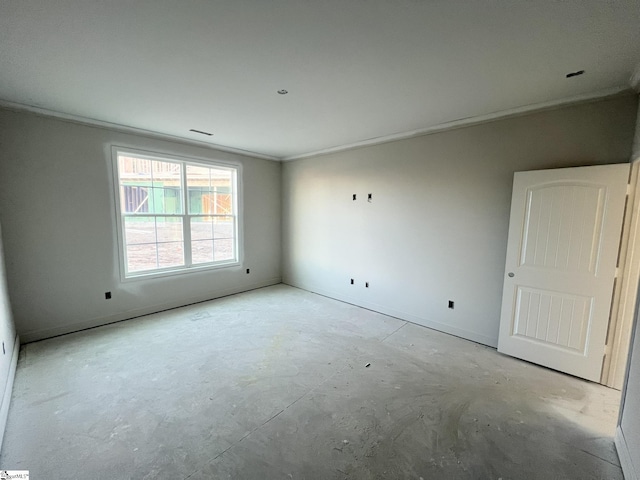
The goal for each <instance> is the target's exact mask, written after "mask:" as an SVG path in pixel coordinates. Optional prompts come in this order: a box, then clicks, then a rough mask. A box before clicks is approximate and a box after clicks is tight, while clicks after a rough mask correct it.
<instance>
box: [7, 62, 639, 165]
mask: <svg viewBox="0 0 640 480" xmlns="http://www.w3.org/2000/svg"><path fill="white" fill-rule="evenodd" d="M639 71H640V67H639ZM636 77H638V78H636ZM634 81H636V84H634V83H633V82H634ZM638 81H640V74H638V76H636V75H635V74H634V76H633V77H632V78H631V80H630V86H631V87H632V88H635V89H638V88H639V87H638V86H637V82H638ZM630 86H620V87H614V88H608V89H605V90H598V91H597V92H592V93H586V94H582V95H575V96H572V97H566V98H563V99H560V100H551V101H549V102H540V103H532V104H529V105H523V106H520V107H516V108H510V109H507V110H500V111H497V112H493V113H489V114H486V115H477V116H472V117H465V118H460V119H458V120H453V121H451V122H445V123H440V124H438V125H432V126H430V127H424V128H420V129H417V130H410V131H406V132H398V133H393V134H390V135H382V136H380V137H374V138H369V139H367V140H362V141H359V142H353V143H347V144H343V145H337V146H334V147H329V148H325V149H320V150H315V151H313V152H307V153H301V154H299V155H290V156H287V157H280V156H274V155H267V154H264V153H258V152H253V151H250V150H242V149H240V148H234V147H227V146H224V145H219V144H216V143H210V142H203V141H201V140H195V139H193V138H188V137H181V136H178V135H171V134H168V133H160V132H154V131H151V130H146V129H143V128H137V127H131V126H128V125H122V124H118V123H112V122H106V121H103V120H97V119H95V118H88V117H83V116H81V115H74V114H70V113H63V112H57V111H55V110H49V109H46V108H42V107H36V106H33V105H26V104H23V103H17V102H12V101H9V100H3V99H1V98H0V107H3V108H8V109H11V110H18V111H27V112H31V113H35V114H37V115H41V116H45V117H55V118H58V119H60V120H65V121H68V122H72V123H79V124H82V125H90V126H96V127H102V128H108V129H111V130H117V131H121V132H124V133H133V134H136V135H144V136H146V137H152V138H159V139H164V140H171V141H178V142H181V143H186V144H191V145H195V146H199V147H206V148H210V149H214V150H220V151H221V152H228V153H235V154H238V155H245V156H249V157H253V158H262V159H264V160H272V161H291V160H300V159H302V158H307V157H315V156H318V155H327V154H330V153H337V152H342V151H344V150H352V149H354V148H358V147H367V146H372V145H378V144H381V143H388V142H393V141H396V140H402V139H405V138H411V137H419V136H422V135H429V134H431V133H437V132H444V131H447V130H455V129H457V128H462V127H467V126H471V125H477V124H481V123H487V122H493V121H495V120H500V119H504V118H510V117H516V116H521V115H526V114H528V113H535V112H538V111H544V110H552V109H555V108H559V107H565V106H568V105H573V104H580V103H588V102H592V101H597V100H602V99H606V98H608V97H614V96H618V95H621V94H624V93H627V92H629V91H630Z"/></svg>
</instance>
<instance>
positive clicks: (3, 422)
mask: <svg viewBox="0 0 640 480" xmlns="http://www.w3.org/2000/svg"><path fill="white" fill-rule="evenodd" d="M19 355H20V337H19V336H18V335H16V340H15V342H14V344H13V352H12V353H11V364H10V365H9V376H8V377H7V384H6V385H5V387H4V394H3V395H2V404H0V450H1V449H2V440H3V439H4V430H5V428H6V426H7V418H8V416H9V404H10V403H11V393H12V392H13V380H14V379H15V377H16V368H17V366H18V356H19Z"/></svg>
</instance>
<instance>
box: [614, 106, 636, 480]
mask: <svg viewBox="0 0 640 480" xmlns="http://www.w3.org/2000/svg"><path fill="white" fill-rule="evenodd" d="M634 145H635V149H634V153H633V155H634V156H633V159H634V161H635V162H640V112H638V121H637V123H636V136H635V142H634ZM636 248H638V247H637V246H636ZM639 299H640V294H639ZM639 315H640V311H639V310H638V306H636V314H635V320H634V323H635V329H634V331H635V334H634V337H633V338H632V340H631V342H632V343H631V347H630V350H629V359H628V363H629V365H628V370H627V379H626V387H625V389H624V391H623V392H624V393H623V395H624V398H623V399H622V403H621V405H622V412H621V413H620V425H619V428H620V430H622V434H623V437H624V442H625V443H626V448H627V451H628V452H629V454H630V455H629V456H628V458H629V459H630V461H631V462H632V463H633V468H634V469H635V472H634V474H635V476H636V477H635V478H640V459H639V458H638V452H640V413H639V412H640V333H639V332H638V316H639ZM625 476H626V477H628V478H629V479H633V478H634V477H633V476H632V473H631V472H627V471H626V470H625Z"/></svg>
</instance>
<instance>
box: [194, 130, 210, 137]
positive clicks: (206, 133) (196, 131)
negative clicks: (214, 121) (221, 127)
mask: <svg viewBox="0 0 640 480" xmlns="http://www.w3.org/2000/svg"><path fill="white" fill-rule="evenodd" d="M189 131H190V132H193V133H199V134H201V135H208V136H209V137H211V136H213V133H209V132H203V131H202V130H196V129H195V128H192V129H190V130H189Z"/></svg>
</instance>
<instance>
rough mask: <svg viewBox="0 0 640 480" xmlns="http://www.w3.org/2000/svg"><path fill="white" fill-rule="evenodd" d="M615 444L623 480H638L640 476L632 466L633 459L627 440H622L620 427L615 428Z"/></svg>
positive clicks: (622, 433)
mask: <svg viewBox="0 0 640 480" xmlns="http://www.w3.org/2000/svg"><path fill="white" fill-rule="evenodd" d="M615 444H616V451H617V452H618V458H619V459H620V468H622V474H623V475H624V478H625V480H640V476H639V475H638V472H637V471H636V469H635V468H634V466H633V461H632V458H633V457H632V455H631V452H630V451H629V446H628V445H627V440H626V439H625V438H624V432H623V431H622V429H621V428H620V426H618V427H617V428H616V435H615ZM636 454H637V452H636Z"/></svg>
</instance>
